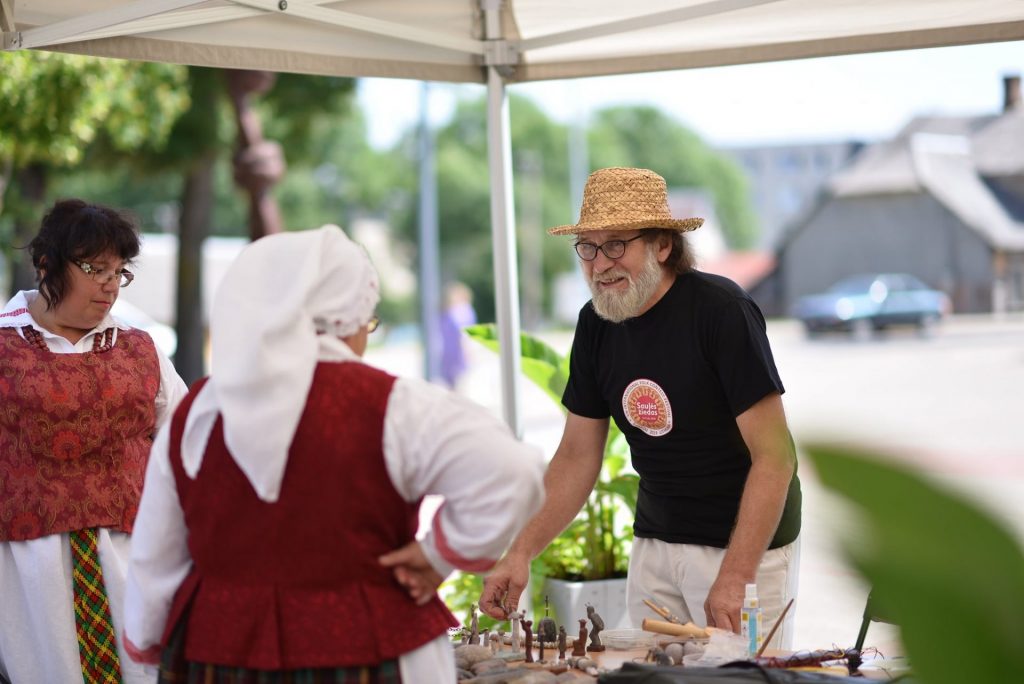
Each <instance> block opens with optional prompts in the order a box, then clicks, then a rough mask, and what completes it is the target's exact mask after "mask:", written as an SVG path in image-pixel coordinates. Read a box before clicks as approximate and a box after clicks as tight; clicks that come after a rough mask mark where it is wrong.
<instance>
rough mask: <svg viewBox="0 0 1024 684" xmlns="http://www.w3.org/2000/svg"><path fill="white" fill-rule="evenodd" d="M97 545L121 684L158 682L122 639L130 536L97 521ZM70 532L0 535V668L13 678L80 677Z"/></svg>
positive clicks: (23, 682) (45, 682)
mask: <svg viewBox="0 0 1024 684" xmlns="http://www.w3.org/2000/svg"><path fill="white" fill-rule="evenodd" d="M97 537H98V548H99V555H100V565H101V566H102V568H103V579H104V582H105V584H106V587H107V596H108V598H109V599H110V611H111V617H112V618H113V621H114V633H115V634H116V635H117V653H118V655H119V656H120V658H121V676H122V679H123V681H124V684H143V683H145V684H150V683H152V682H155V681H156V675H157V670H156V668H155V667H144V666H142V665H138V664H136V663H135V662H133V661H132V660H131V659H130V658H129V657H128V654H127V653H125V651H124V648H123V646H122V644H121V635H122V633H123V629H124V620H123V618H122V610H123V608H124V603H123V600H124V582H125V575H126V574H127V572H128V553H129V548H130V547H129V542H130V537H129V535H127V534H124V533H122V532H114V531H111V530H107V529H103V528H100V529H99V530H98V534H97ZM71 582H72V579H71V547H70V544H69V542H68V535H67V534H66V533H64V534H53V535H50V536H48V537H42V538H40V539H33V540H31V541H21V542H0V673H2V674H3V675H4V676H5V677H7V679H9V680H10V681H11V684H64V683H65V682H80V681H82V665H81V661H80V660H79V658H78V637H77V636H76V632H75V611H74V599H73V595H72V583H71Z"/></svg>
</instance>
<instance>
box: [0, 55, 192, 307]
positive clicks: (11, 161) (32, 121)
mask: <svg viewBox="0 0 1024 684" xmlns="http://www.w3.org/2000/svg"><path fill="white" fill-rule="evenodd" d="M0 71H2V72H3V78H0V101H2V102H3V103H4V104H3V106H2V107H0V211H3V213H4V217H3V221H0V242H2V245H3V249H4V252H5V256H7V257H8V258H11V257H13V253H14V252H13V249H14V248H15V247H19V246H23V245H25V244H27V242H28V241H29V240H30V239H31V236H32V232H33V230H34V226H35V224H36V223H37V222H38V219H39V216H40V213H41V211H42V207H43V203H44V202H45V200H46V197H47V185H48V182H49V180H50V177H51V175H52V173H53V172H54V171H55V170H57V169H62V168H69V167H74V166H77V165H79V164H81V163H82V161H83V159H84V158H85V151H86V150H87V149H88V147H89V146H90V144H91V143H92V142H93V141H95V140H96V139H97V138H98V137H106V138H107V139H108V140H109V142H110V145H111V146H112V147H113V148H114V149H116V150H118V151H119V152H121V153H123V154H129V153H130V154H135V153H140V152H144V151H156V150H161V149H163V148H164V147H165V145H166V144H167V141H168V137H169V134H170V130H171V127H172V125H173V124H174V122H175V120H176V119H177V118H178V116H179V115H180V114H181V112H182V111H184V109H185V108H187V107H188V104H189V97H188V92H187V90H186V88H185V76H186V71H185V68H184V67H180V66H175V65H169V64H155V63H148V62H147V63H142V64H134V63H130V62H125V61H121V60H100V59H94V58H88V57H80V56H76V55H64V54H59V53H49V52H37V51H21V52H3V53H0ZM10 188H14V189H16V192H15V193H13V195H14V196H13V197H9V195H8V192H7V191H8V189H10ZM5 200H6V201H5ZM26 262H27V260H25V259H20V260H17V261H16V262H15V264H16V268H15V275H14V283H13V284H14V286H15V287H17V288H24V287H29V286H31V284H32V282H33V280H34V274H33V272H32V269H31V265H30V264H28V263H26Z"/></svg>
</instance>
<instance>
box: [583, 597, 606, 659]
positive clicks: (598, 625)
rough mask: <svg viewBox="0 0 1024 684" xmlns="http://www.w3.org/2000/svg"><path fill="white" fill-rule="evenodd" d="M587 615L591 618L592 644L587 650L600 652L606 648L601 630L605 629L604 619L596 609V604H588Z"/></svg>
mask: <svg viewBox="0 0 1024 684" xmlns="http://www.w3.org/2000/svg"><path fill="white" fill-rule="evenodd" d="M587 617H588V618H590V625H591V626H590V644H589V645H588V646H587V650H588V651H590V652H591V653H599V652H601V651H603V650H604V644H602V643H601V630H602V629H604V620H603V619H602V618H601V616H600V615H598V614H597V611H596V610H594V606H592V605H590V604H589V603H588V604H587Z"/></svg>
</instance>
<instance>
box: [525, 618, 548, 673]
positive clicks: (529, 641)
mask: <svg viewBox="0 0 1024 684" xmlns="http://www.w3.org/2000/svg"><path fill="white" fill-rule="evenodd" d="M523 632H524V633H525V634H526V662H528V663H532V662H533V620H523ZM542 648H543V647H542ZM543 654H544V651H543V650H542V651H541V655H542V656H543Z"/></svg>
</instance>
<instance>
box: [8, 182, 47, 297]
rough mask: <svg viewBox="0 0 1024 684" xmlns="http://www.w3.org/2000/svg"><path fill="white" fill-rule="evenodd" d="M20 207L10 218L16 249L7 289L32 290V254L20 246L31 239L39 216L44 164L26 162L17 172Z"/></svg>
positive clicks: (41, 203) (43, 185)
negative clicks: (9, 283) (9, 286)
mask: <svg viewBox="0 0 1024 684" xmlns="http://www.w3.org/2000/svg"><path fill="white" fill-rule="evenodd" d="M17 177H18V183H17V187H18V190H19V194H20V195H21V198H20V200H21V201H20V203H19V204H20V205H21V208H23V209H24V208H29V209H31V210H30V211H27V212H26V211H20V212H18V215H17V216H16V218H15V220H14V246H15V247H16V248H17V251H16V252H15V254H14V256H13V257H12V259H11V262H12V263H11V266H12V268H11V291H12V292H17V291H18V290H32V289H34V288H35V286H36V269H35V267H33V266H32V257H31V256H30V255H29V253H28V250H26V249H23V248H24V247H27V246H28V243H30V242H32V238H34V237H35V235H36V230H37V229H38V227H39V221H40V219H42V211H43V199H44V198H45V197H46V184H47V181H48V180H49V174H48V169H47V167H46V165H44V164H38V163H36V164H29V165H28V166H26V167H25V168H23V169H21V170H20V171H18V172H17Z"/></svg>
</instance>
